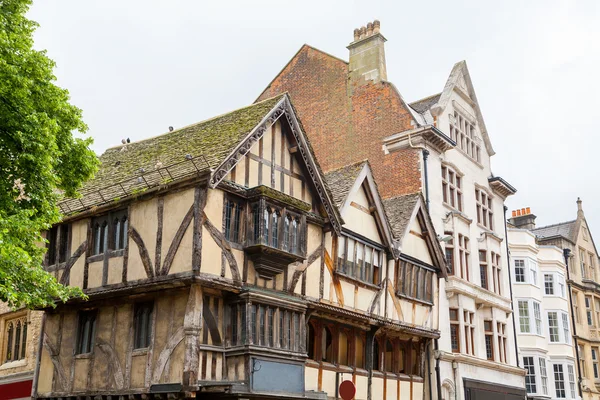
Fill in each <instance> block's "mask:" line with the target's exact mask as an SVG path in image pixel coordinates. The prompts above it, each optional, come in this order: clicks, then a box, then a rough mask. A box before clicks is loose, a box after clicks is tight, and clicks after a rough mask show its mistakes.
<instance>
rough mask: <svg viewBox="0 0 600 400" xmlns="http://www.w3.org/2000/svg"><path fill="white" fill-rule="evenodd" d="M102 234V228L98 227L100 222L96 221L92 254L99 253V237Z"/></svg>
mask: <svg viewBox="0 0 600 400" xmlns="http://www.w3.org/2000/svg"><path fill="white" fill-rule="evenodd" d="M101 236H102V228H101V227H100V224H98V223H96V225H95V226H94V254H100V253H101V251H100V243H101V240H102V238H101Z"/></svg>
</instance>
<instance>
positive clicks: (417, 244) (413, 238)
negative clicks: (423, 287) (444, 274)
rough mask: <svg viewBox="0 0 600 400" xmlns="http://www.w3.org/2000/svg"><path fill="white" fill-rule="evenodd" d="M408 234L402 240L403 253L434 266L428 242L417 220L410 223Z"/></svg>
mask: <svg viewBox="0 0 600 400" xmlns="http://www.w3.org/2000/svg"><path fill="white" fill-rule="evenodd" d="M408 229H409V231H408V234H407V235H406V236H405V237H404V238H403V240H402V253H403V254H407V255H409V256H411V257H414V258H416V259H418V260H421V261H423V262H425V263H427V264H429V265H434V261H433V257H432V256H431V254H430V252H429V248H428V246H427V242H426V240H425V236H424V233H423V230H422V229H421V225H420V224H419V221H418V220H417V219H416V218H415V219H413V220H412V221H411V222H410V225H409V227H408Z"/></svg>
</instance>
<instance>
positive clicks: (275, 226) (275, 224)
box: [271, 210, 279, 248]
mask: <svg viewBox="0 0 600 400" xmlns="http://www.w3.org/2000/svg"><path fill="white" fill-rule="evenodd" d="M278 235H279V212H277V211H275V210H273V214H272V215H271V246H272V247H275V248H277V247H279V238H278Z"/></svg>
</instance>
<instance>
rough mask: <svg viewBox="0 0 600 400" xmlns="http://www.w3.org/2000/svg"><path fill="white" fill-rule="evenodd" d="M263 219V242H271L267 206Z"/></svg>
mask: <svg viewBox="0 0 600 400" xmlns="http://www.w3.org/2000/svg"><path fill="white" fill-rule="evenodd" d="M263 221H264V224H265V227H264V229H265V231H264V236H263V242H264V243H265V244H269V209H268V208H265V211H264V212H263Z"/></svg>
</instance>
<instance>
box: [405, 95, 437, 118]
mask: <svg viewBox="0 0 600 400" xmlns="http://www.w3.org/2000/svg"><path fill="white" fill-rule="evenodd" d="M441 95H442V94H441V93H438V94H434V95H431V96H429V97H425V98H424V99H421V100H417V101H415V102H414V103H410V104H409V105H410V106H411V107H412V108H413V109H414V110H415V111H416V112H418V113H421V114H423V113H424V112H425V111H427V110H429V109H430V108H431V107H432V106H433V105H434V104H435V103H437V102H438V100H439V99H440V96H441Z"/></svg>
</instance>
